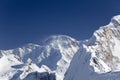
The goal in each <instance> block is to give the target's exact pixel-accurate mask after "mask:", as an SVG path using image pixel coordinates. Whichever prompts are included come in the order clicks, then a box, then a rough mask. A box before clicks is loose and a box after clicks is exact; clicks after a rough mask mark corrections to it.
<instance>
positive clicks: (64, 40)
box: [0, 15, 120, 80]
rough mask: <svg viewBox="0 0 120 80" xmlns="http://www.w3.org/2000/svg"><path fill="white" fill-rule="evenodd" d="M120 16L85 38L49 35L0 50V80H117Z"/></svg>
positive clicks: (119, 73) (119, 75) (119, 52)
mask: <svg viewBox="0 0 120 80" xmlns="http://www.w3.org/2000/svg"><path fill="white" fill-rule="evenodd" d="M119 45H120V15H118V16H114V17H113V18H112V19H111V22H110V23H109V24H108V25H106V26H103V27H100V29H98V30H96V31H95V32H94V33H93V36H92V37H91V38H90V39H88V40H85V41H77V40H75V39H73V38H71V37H69V36H65V35H58V36H51V37H49V38H48V39H47V40H46V41H45V44H44V45H37V44H33V43H29V44H27V45H25V46H23V47H21V48H16V49H11V50H0V80H120V49H119Z"/></svg>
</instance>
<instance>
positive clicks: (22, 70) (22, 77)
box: [0, 35, 79, 80]
mask: <svg viewBox="0 0 120 80" xmlns="http://www.w3.org/2000/svg"><path fill="white" fill-rule="evenodd" d="M78 49H79V41H77V40H75V39H73V38H71V37H68V36H65V35H58V36H51V37H49V38H48V39H47V40H46V41H45V45H42V46H40V45H37V44H32V43H29V44H27V45H25V46H23V47H21V48H16V49H11V50H1V51H0V64H1V65H0V80H33V77H34V76H33V75H32V74H34V75H39V78H40V76H42V75H50V76H53V74H54V76H55V78H56V79H57V80H63V78H64V74H65V72H66V71H67V69H68V67H69V65H70V62H71V60H72V58H73V56H74V54H75V53H76V52H77V51H78ZM51 74H52V75H51ZM29 77H30V78H29ZM31 78H32V79H31ZM47 78H48V77H47ZM47 78H46V77H45V76H43V77H41V79H40V80H47ZM35 79H37V78H35ZM50 80H54V79H52V78H51V79H50Z"/></svg>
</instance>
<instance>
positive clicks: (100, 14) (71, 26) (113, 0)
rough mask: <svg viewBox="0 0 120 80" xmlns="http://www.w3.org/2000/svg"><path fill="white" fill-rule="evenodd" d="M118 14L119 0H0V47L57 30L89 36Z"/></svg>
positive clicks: (23, 41)
mask: <svg viewBox="0 0 120 80" xmlns="http://www.w3.org/2000/svg"><path fill="white" fill-rule="evenodd" d="M118 14H120V1H119V0H0V49H9V48H15V47H18V46H21V45H24V44H27V43H29V42H34V43H40V42H41V41H42V40H44V39H45V38H46V37H48V36H49V35H56V34H64V35H69V36H72V37H74V38H76V39H78V40H83V39H87V38H90V37H91V36H92V33H93V32H94V31H95V30H96V29H98V28H99V27H100V26H102V25H106V24H108V23H109V22H110V19H111V17H112V16H114V15H118Z"/></svg>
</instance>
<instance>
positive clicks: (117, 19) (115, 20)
mask: <svg viewBox="0 0 120 80" xmlns="http://www.w3.org/2000/svg"><path fill="white" fill-rule="evenodd" d="M111 22H112V23H113V25H114V26H115V27H118V26H120V15H117V16H114V17H113V18H112V19H111Z"/></svg>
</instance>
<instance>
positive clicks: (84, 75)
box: [64, 15, 120, 80]
mask: <svg viewBox="0 0 120 80" xmlns="http://www.w3.org/2000/svg"><path fill="white" fill-rule="evenodd" d="M64 80H120V15H118V16H114V17H113V18H112V19H111V22H110V23H109V24H108V25H106V26H102V27H100V29H99V30H96V31H95V32H94V34H93V36H92V37H91V38H90V39H89V40H86V41H83V42H82V43H81V46H80V49H79V51H78V52H77V53H76V54H75V56H74V57H73V60H72V62H71V64H70V67H69V69H68V70H67V72H66V76H65V78H64Z"/></svg>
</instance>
